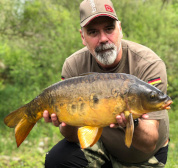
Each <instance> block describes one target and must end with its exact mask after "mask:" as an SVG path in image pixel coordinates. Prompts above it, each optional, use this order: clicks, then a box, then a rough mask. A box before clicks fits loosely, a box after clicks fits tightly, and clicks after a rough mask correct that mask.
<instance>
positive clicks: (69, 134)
mask: <svg viewBox="0 0 178 168" xmlns="http://www.w3.org/2000/svg"><path fill="white" fill-rule="evenodd" d="M59 128H60V132H61V134H62V135H63V136H64V137H65V138H66V139H67V140H68V141H70V142H76V143H78V142H79V140H78V135H77V132H78V127H73V126H69V125H66V126H62V125H60V127H59Z"/></svg>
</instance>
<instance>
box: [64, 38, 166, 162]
mask: <svg viewBox="0 0 178 168" xmlns="http://www.w3.org/2000/svg"><path fill="white" fill-rule="evenodd" d="M88 72H99V73H127V74H131V75H134V76H137V77H138V78H140V79H141V80H143V81H145V82H150V81H154V80H155V79H159V80H158V82H156V84H155V86H156V87H157V88H158V89H160V90H162V91H163V92H164V93H166V92H167V75H166V67H165V64H164V62H163V61H162V60H161V59H160V58H159V57H158V56H157V55H156V54H155V53H154V52H153V51H152V50H150V49H149V48H147V47H145V46H143V45H140V44H137V43H134V42H131V41H127V40H122V59H121V61H120V62H119V64H118V65H117V66H116V67H115V68H113V69H110V70H104V69H102V68H101V67H100V66H99V64H98V63H97V62H96V60H95V58H94V57H93V56H92V55H91V54H90V52H89V51H88V49H87V47H84V48H83V49H81V50H79V51H77V52H75V53H74V54H72V55H71V56H70V57H68V58H67V59H66V60H65V62H64V65H63V69H62V77H63V78H65V79H66V78H71V77H75V76H79V75H81V74H83V73H88ZM149 119H155V120H159V121H160V124H159V140H158V143H157V147H156V149H155V150H154V151H153V152H152V153H147V154H146V153H143V152H141V151H139V150H137V149H135V148H134V147H133V146H131V147H130V148H127V147H126V146H125V142H124V137H125V133H124V131H123V129H120V128H117V129H116V128H115V129H114V128H110V127H105V128H104V129H103V133H102V136H101V140H102V142H103V144H104V146H105V148H106V150H107V151H108V152H109V153H110V154H111V155H112V156H114V157H116V158H117V159H118V160H119V161H120V162H129V163H139V162H143V161H146V160H147V159H149V158H150V157H151V156H153V155H154V154H155V153H156V152H157V151H158V150H159V148H160V147H162V146H163V145H164V143H165V142H166V141H167V139H168V137H169V119H168V114H167V111H166V110H163V111H158V112H152V113H149ZM140 134H141V132H140Z"/></svg>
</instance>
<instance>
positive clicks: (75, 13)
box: [0, 0, 178, 168]
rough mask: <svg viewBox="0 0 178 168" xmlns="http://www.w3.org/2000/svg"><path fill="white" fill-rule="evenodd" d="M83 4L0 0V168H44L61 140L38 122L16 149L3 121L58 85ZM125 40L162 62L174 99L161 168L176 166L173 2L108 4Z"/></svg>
mask: <svg viewBox="0 0 178 168" xmlns="http://www.w3.org/2000/svg"><path fill="white" fill-rule="evenodd" d="M81 1H82V0H75V1H74V0H73V1H70V2H69V1H66V0H45V1H44V0H13V1H12V0H0V168H1V167H2V168H5V167H8V168H9V167H14V168H20V167H29V168H32V167H37V168H40V167H43V164H44V160H45V153H46V152H47V151H48V150H49V149H50V148H51V147H52V146H54V145H55V144H56V143H57V142H58V141H59V140H60V139H61V138H62V136H61V135H60V133H59V129H58V128H57V127H54V126H52V124H51V123H49V124H46V123H44V120H43V119H42V120H40V121H39V122H38V123H37V125H36V126H35V127H34V128H33V131H31V133H30V134H29V136H28V137H27V138H26V140H25V141H24V142H23V143H22V145H21V146H20V147H19V148H17V147H16V142H15V136H14V129H10V128H7V127H6V126H5V125H4V122H3V119H4V117H5V116H6V115H7V114H9V113H10V112H11V111H13V110H15V109H17V108H19V107H20V106H22V105H24V104H26V103H28V102H29V101H31V100H32V99H33V98H35V97H36V96H37V95H38V94H39V93H41V91H42V90H43V89H44V88H46V87H48V86H49V85H51V84H53V83H55V82H58V81H60V78H61V75H60V73H61V68H62V65H63V63H64V60H65V58H67V57H68V56H69V55H71V54H72V53H73V52H75V51H77V50H78V49H80V48H82V47H83V45H82V42H81V38H80V34H79V29H80V22H79V20H80V19H79V4H80V2H81ZM112 2H113V4H114V7H115V10H116V13H117V15H118V18H119V19H120V20H121V23H122V30H123V34H124V39H127V40H131V41H134V42H137V43H140V44H143V45H145V46H147V47H149V48H151V49H152V50H153V51H154V52H155V53H157V54H158V55H159V56H160V57H161V58H162V59H163V60H164V62H165V63H166V66H167V74H168V95H169V96H170V97H171V98H172V99H173V101H174V103H173V105H172V109H171V110H170V111H169V116H170V139H171V141H170V143H169V146H170V147H169V153H168V162H167V165H166V168H177V167H178V160H177V158H178V141H177V139H178V134H177V130H178V104H177V103H178V89H177V88H178V50H177V48H178V0H112Z"/></svg>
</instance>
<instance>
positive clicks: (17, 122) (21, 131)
mask: <svg viewBox="0 0 178 168" xmlns="http://www.w3.org/2000/svg"><path fill="white" fill-rule="evenodd" d="M24 111H26V106H23V107H21V108H19V109H17V110H15V111H13V112H11V113H10V114H9V115H8V116H7V117H5V118H4V123H5V124H6V125H7V126H8V127H10V128H14V127H15V138H16V143H17V147H19V146H20V144H21V143H22V142H23V141H24V140H25V138H26V137H27V135H28V134H29V132H30V131H31V129H32V128H33V126H34V125H35V124H36V122H35V123H32V122H29V121H28V118H27V116H26V115H25V113H24Z"/></svg>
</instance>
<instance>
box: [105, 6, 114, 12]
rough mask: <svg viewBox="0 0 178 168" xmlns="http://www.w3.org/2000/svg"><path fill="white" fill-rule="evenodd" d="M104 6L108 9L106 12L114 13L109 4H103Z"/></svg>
mask: <svg viewBox="0 0 178 168" xmlns="http://www.w3.org/2000/svg"><path fill="white" fill-rule="evenodd" d="M104 6H105V8H106V11H108V12H113V13H114V10H113V9H112V7H111V6H109V5H104Z"/></svg>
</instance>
